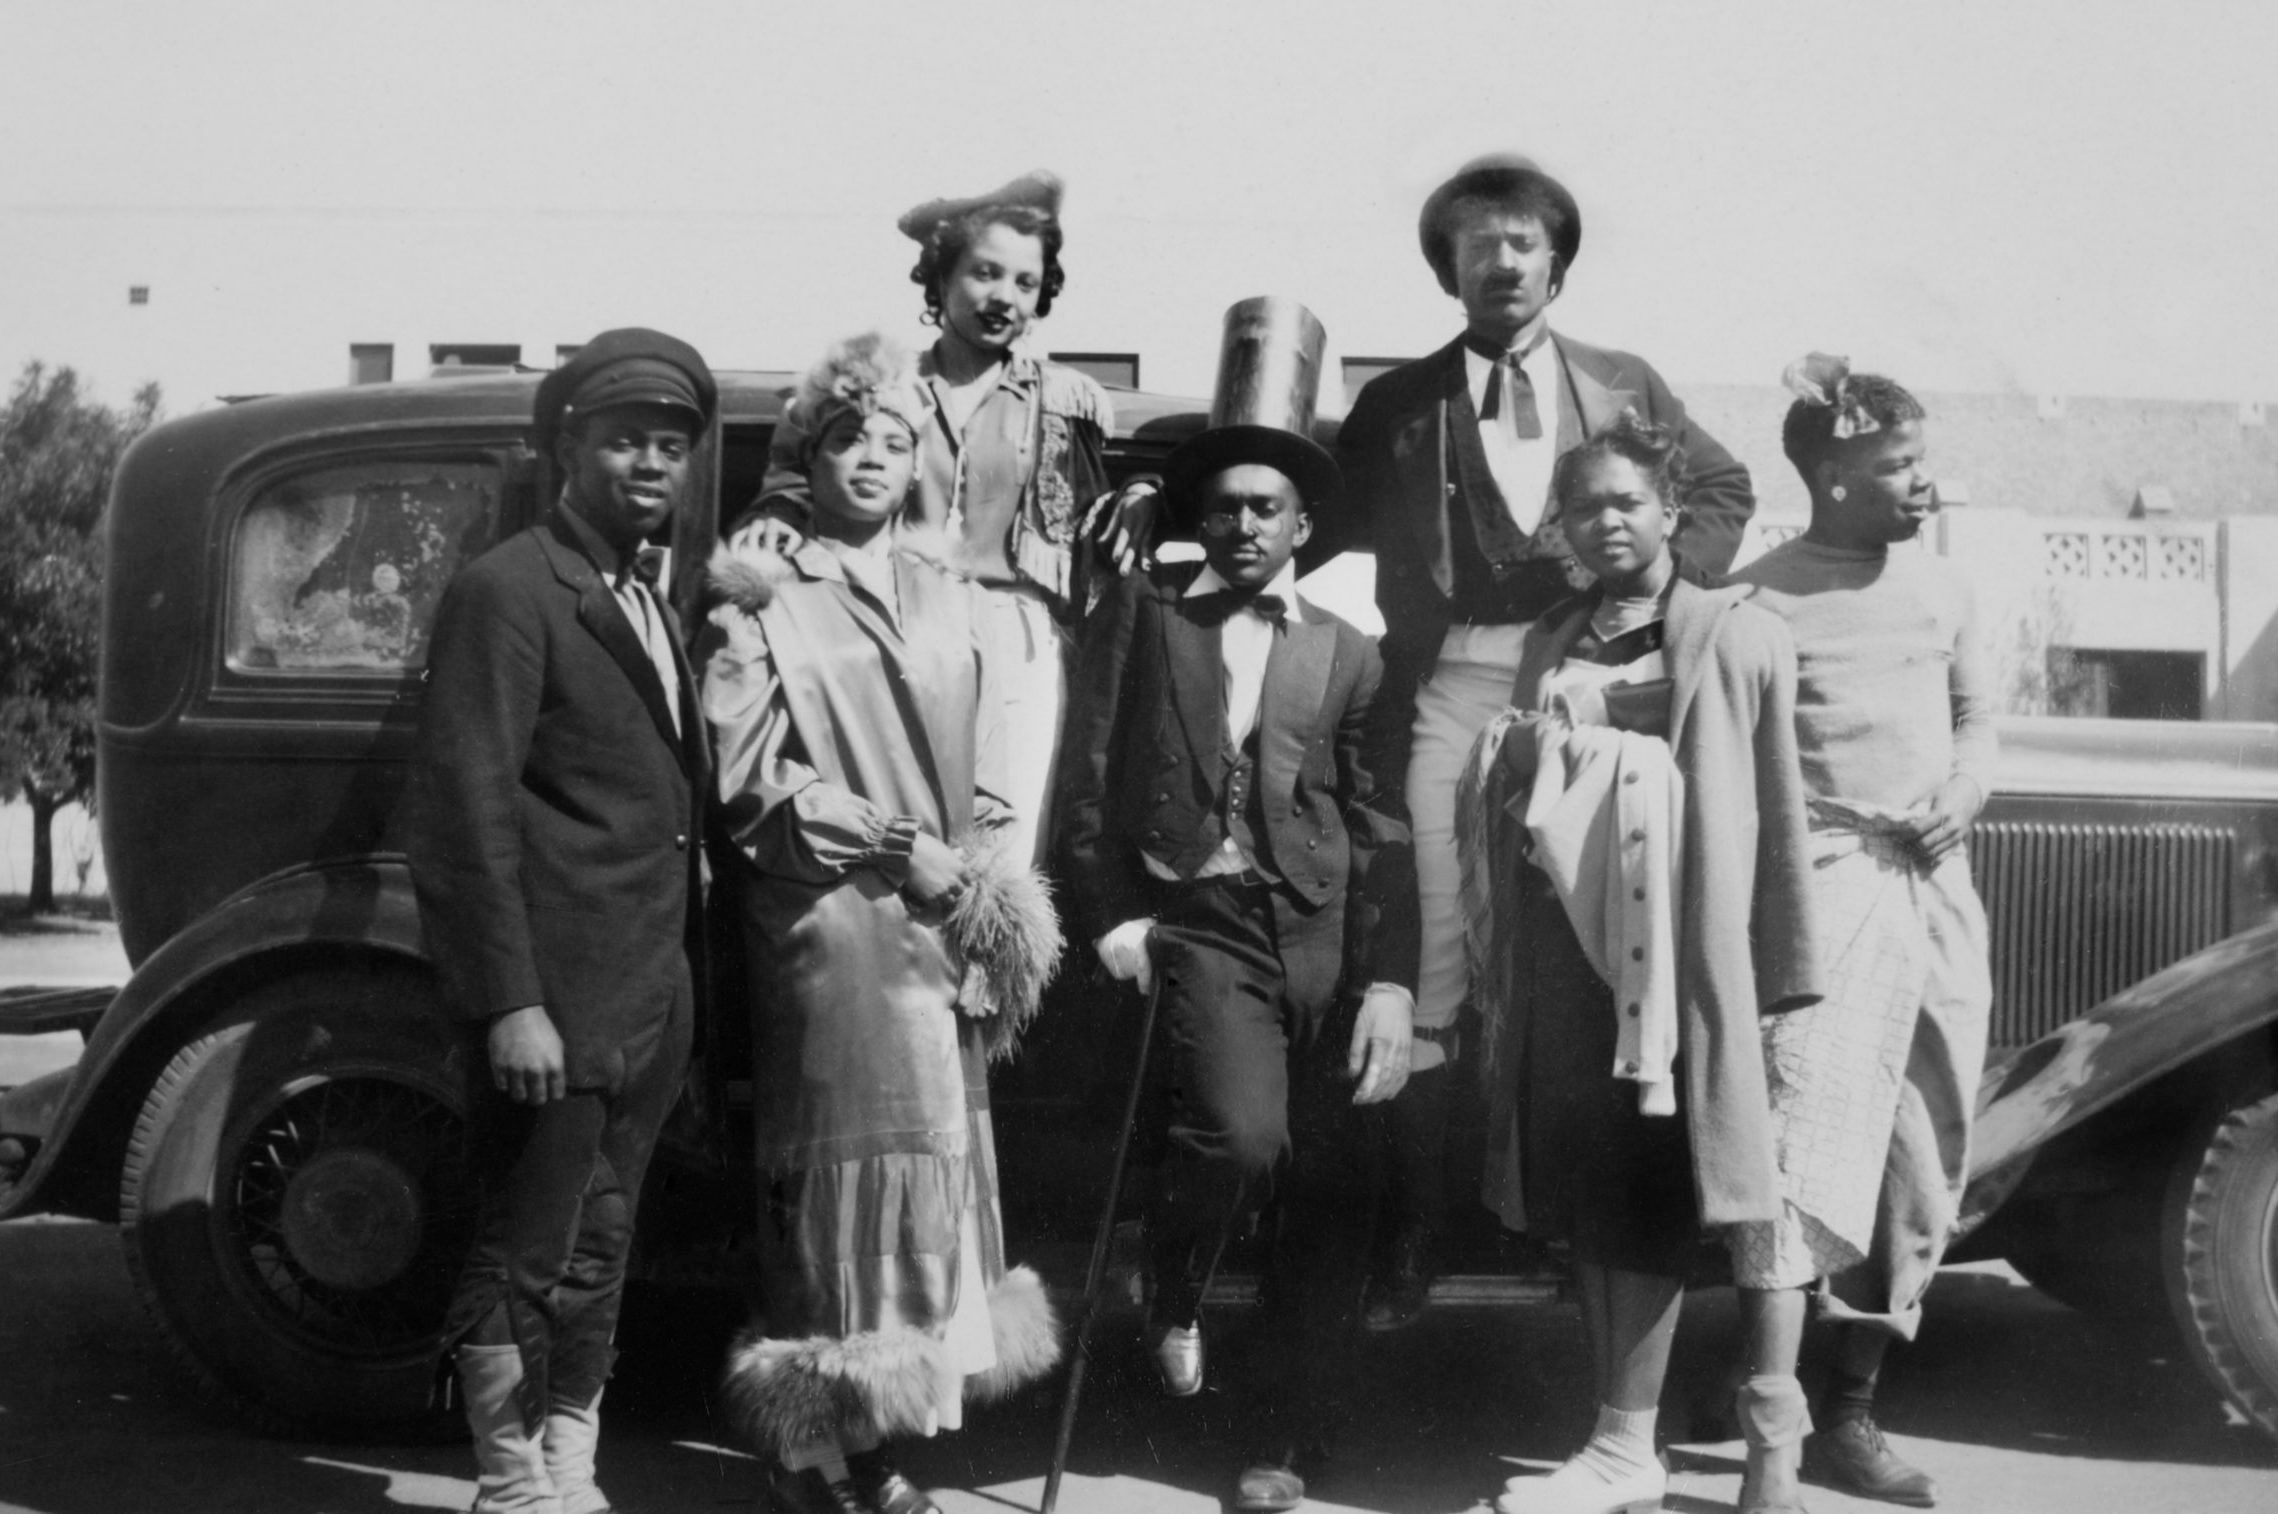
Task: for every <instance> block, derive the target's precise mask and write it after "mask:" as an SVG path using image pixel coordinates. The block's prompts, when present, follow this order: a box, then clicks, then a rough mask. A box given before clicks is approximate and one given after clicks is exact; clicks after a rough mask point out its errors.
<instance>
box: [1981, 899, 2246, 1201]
mask: <svg viewBox="0 0 2278 1514" xmlns="http://www.w3.org/2000/svg"><path fill="white" fill-rule="evenodd" d="M2273 1020H2278V920H2273V921H2270V922H2267V923H2265V924H2262V925H2258V926H2256V927H2254V928H2253V929H2251V930H2244V931H2241V932H2239V933H2238V934H2237V935H2235V936H2229V937H2226V938H2224V939H2223V940H2221V941H2218V942H2216V943H2215V944H2214V945H2213V946H2210V947H2207V948H2206V949H2205V950H2203V951H2199V952H2196V953H2194V954H2193V955H2191V956H2188V957H2185V958H2184V959H2183V960H2182V961H2180V962H2177V963H2176V964H2174V965H2173V966H2172V967H2168V968H2166V969H2164V970H2162V971H2160V972H2157V973H2154V974H2153V975H2152V976H2151V977H2148V978H2146V979H2144V980H2143V981H2142V982H2141V983H2138V984H2136V985H2135V986H2134V987H2132V988H2128V989H2125V990H2123V991H2122V992H2120V993H2117V994H2114V995H2113V996H2112V997H2111V998H2109V999H2107V1000H2105V1001H2104V1002H2103V1003H2102V1004H2100V1005H2098V1006H2097V1007H2096V1008H2094V1009H2092V1010H2090V1011H2089V1012H2088V1013H2087V1014H2085V1015H2083V1016H2081V1017H2080V1018H2079V1019H2077V1020H2074V1021H2073V1022H2071V1023H2070V1024H2068V1025H2066V1026H2064V1027H2063V1028H2062V1029H2060V1030H2057V1031H2053V1032H2051V1033H2050V1034H2049V1035H2046V1036H2043V1037H2042V1038H2041V1039H2040V1040H2038V1041H2035V1042H2034V1043H2033V1044H2032V1045H2030V1046H2028V1047H2026V1048H2025V1049H2024V1050H2022V1051H2020V1052H2018V1053H2017V1054H2016V1055H2015V1056H2013V1057H2011V1058H2010V1059H2009V1060H2008V1061H2006V1062H2004V1063H2002V1064H2001V1065H2000V1066H1998V1067H1996V1068H1993V1069H1990V1070H1989V1071H1988V1073H1987V1076H1986V1080H1985V1085H1984V1087H1983V1088H1982V1089H1981V1090H1980V1091H1979V1094H1978V1101H1977V1125H1976V1129H1975V1131H1974V1133H1973V1134H1972V1136H1971V1141H1970V1178H1971V1181H1972V1183H1973V1184H1975V1183H1977V1182H1979V1181H1981V1180H1983V1179H1986V1178H1987V1177H1989V1176H1990V1175H1992V1174H1995V1173H1997V1172H2000V1171H2001V1170H2002V1169H2003V1168H2007V1167H2011V1165H2012V1164H2015V1163H2018V1162H2020V1161H2021V1159H2026V1158H2029V1157H2030V1156H2031V1154H2032V1153H2033V1152H2035V1151H2037V1150H2039V1149H2040V1148H2041V1147H2043V1146H2045V1145H2047V1144H2048V1142H2049V1141H2051V1140H2053V1139H2054V1138H2055V1137H2057V1136H2060V1135H2062V1134H2064V1132H2066V1131H2068V1130H2071V1129H2073V1128H2074V1127H2075V1126H2078V1125H2080V1124H2081V1123H2082V1122H2084V1121H2086V1120H2088V1119H2089V1118H2091V1117H2092V1116H2094V1115H2096V1114H2098V1113H2100V1112H2101V1111H2103V1110H2105V1109H2107V1108H2109V1107H2110V1106H2111V1105H2113V1104H2115V1103H2117V1102H2118V1101H2119V1100H2121V1099H2122V1098H2125V1097H2126V1096H2127V1095H2128V1094H2130V1093H2132V1092H2133V1091H2135V1090H2136V1089H2138V1088H2141V1087H2143V1086H2144V1085H2145V1084H2147V1083H2149V1082H2151V1081H2152V1080H2153V1079H2155V1078H2158V1077H2160V1076H2162V1075H2163V1074H2165V1073H2169V1072H2172V1071H2174V1070H2175V1069H2176V1068H2178V1067H2181V1066H2183V1065H2184V1064H2185V1063H2187V1062H2191V1061H2193V1060H2195V1059H2197V1058H2199V1057H2202V1056H2205V1055H2207V1054H2208V1053H2209V1052H2211V1051H2214V1050H2215V1049H2216V1048H2218V1047H2220V1046H2224V1045H2226V1044H2228V1043H2230V1042H2232V1041H2234V1040H2236V1039H2237V1038H2238V1037H2240V1036H2242V1035H2245V1034H2246V1033H2248V1032H2249V1031H2252V1030H2254V1029H2255V1028H2256V1027H2258V1026H2261V1025H2267V1024H2269V1023H2270V1022H2271V1021H2273Z"/></svg>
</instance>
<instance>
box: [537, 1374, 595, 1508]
mask: <svg viewBox="0 0 2278 1514" xmlns="http://www.w3.org/2000/svg"><path fill="white" fill-rule="evenodd" d="M600 1445H601V1395H600V1394H598V1393H596V1394H594V1395H593V1402H592V1403H590V1404H587V1405H586V1406H585V1407H584V1408H582V1409H570V1408H564V1407H562V1406H560V1405H558V1404H557V1405H556V1406H555V1407H554V1408H553V1409H552V1410H551V1411H549V1412H548V1413H547V1415H546V1472H547V1474H548V1475H549V1476H551V1477H552V1478H553V1480H554V1494H555V1496H556V1497H558V1498H560V1499H561V1501H562V1514H609V1495H608V1494H606V1493H604V1492H602V1491H601V1489H600V1488H599V1486H597V1485H596V1484H595V1483H594V1481H593V1456H594V1452H595V1451H596V1450H598V1449H599V1448H600Z"/></svg>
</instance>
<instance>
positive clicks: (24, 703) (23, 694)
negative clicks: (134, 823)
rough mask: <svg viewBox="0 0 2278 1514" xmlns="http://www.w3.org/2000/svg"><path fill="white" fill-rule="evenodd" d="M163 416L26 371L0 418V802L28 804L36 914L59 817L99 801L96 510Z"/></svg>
mask: <svg viewBox="0 0 2278 1514" xmlns="http://www.w3.org/2000/svg"><path fill="white" fill-rule="evenodd" d="M158 406H159V398H158V386H157V385H156V384H146V385H144V386H143V387H142V388H141V389H140V390H138V391H137V392H136V394H135V397H134V403H133V404H132V405H131V406H129V407H128V408H127V409H125V410H114V409H111V408H110V407H108V406H105V405H101V404H98V403H96V402H95V401H94V400H92V399H90V398H88V397H87V396H86V395H85V394H84V393H83V392H82V391H81V388H80V384H79V375H78V374H76V373H74V372H73V371H72V370H71V369H69V368H56V369H53V370H50V369H49V368H48V367H47V366H46V365H44V364H42V363H38V362H32V363H27V364H25V365H24V370H23V372H22V374H21V375H20V376H19V377H18V378H17V381H16V387H15V389H14V391H13V392H12V393H10V395H9V396H8V405H7V409H6V411H5V412H0V798H14V797H15V796H16V795H17V794H18V793H21V794H22V795H23V796H24V800H25V803H26V804H28V805H29V806H30V807H31V812H32V837H33V839H32V877H31V888H30V891H29V893H30V897H29V901H28V902H29V905H30V908H31V910H32V912H33V913H35V914H37V913H41V912H44V911H47V910H52V909H53V908H54V907H55V853H54V846H53V842H52V839H51V832H52V830H53V827H54V822H55V815H56V812H57V811H58V810H60V809H62V808H63V806H65V805H66V804H69V803H71V802H72V801H73V800H75V799H77V800H87V801H92V799H93V797H94V793H95V665H96V645H97V638H98V636H99V634H100V628H101V622H102V608H103V540H102V528H103V511H104V506H105V504H106V502H107V501H108V499H109V497H110V492H111V474H112V472H113V470H114V469H116V468H117V466H118V461H119V457H120V454H122V453H123V452H125V451H126V447H127V443H129V442H131V441H133V440H134V439H135V437H137V436H139V435H141V434H142V432H143V431H145V430H147V429H148V428H149V426H150V424H151V423H152V422H153V421H154V420H156V419H157V418H158Z"/></svg>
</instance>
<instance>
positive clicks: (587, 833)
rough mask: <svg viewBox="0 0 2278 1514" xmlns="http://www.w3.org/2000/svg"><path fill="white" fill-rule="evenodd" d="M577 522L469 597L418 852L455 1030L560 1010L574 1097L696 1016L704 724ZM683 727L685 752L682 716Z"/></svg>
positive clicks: (435, 711) (418, 811) (455, 599)
mask: <svg viewBox="0 0 2278 1514" xmlns="http://www.w3.org/2000/svg"><path fill="white" fill-rule="evenodd" d="M660 608H661V609H663V612H664V617H665V625H666V628H667V630H668V632H670V639H671V641H672V644H673V648H674V652H673V657H674V663H675V672H676V673H677V674H678V675H679V676H678V677H677V679H676V680H675V683H676V685H677V686H676V687H674V688H671V689H667V688H665V687H664V685H663V683H662V682H661V681H660V680H659V679H658V677H657V672H656V667H655V665H654V664H653V663H651V662H650V661H649V657H648V653H647V652H646V650H644V649H643V647H642V645H641V640H640V637H639V635H638V634H637V633H635V631H634V630H633V627H632V625H631V623H630V622H628V621H627V620H626V618H625V614H624V612H623V611H622V610H621V609H619V608H618V606H617V602H616V600H615V598H614V597H612V596H611V594H610V592H609V586H608V585H607V584H606V583H604V582H603V580H602V577H601V573H600V570H599V569H597V568H596V567H595V566H594V565H593V562H592V560H591V559H590V558H588V557H587V556H586V555H585V552H584V551H583V550H582V549H581V548H580V547H579V546H578V545H577V538H576V536H575V535H574V534H573V532H572V530H571V528H570V526H569V525H568V523H567V522H565V521H564V520H563V519H562V516H561V514H560V512H559V511H556V512H555V513H554V514H552V515H550V516H549V517H547V519H545V520H544V521H541V522H540V523H539V524H537V525H535V526H532V527H531V528H530V529H528V530H526V531H523V532H521V533H519V534H518V535H515V536H512V537H509V538H508V539H507V540H505V541H503V542H501V543H500V544H499V545H498V546H497V547H495V548H493V549H492V550H491V551H489V552H486V553H484V554H483V555H482V556H481V557H480V558H478V559H476V560H475V561H474V562H473V563H472V564H470V565H469V566H468V567H467V568H466V569H465V570H464V571H462V572H461V573H460V574H459V576H458V577H457V578H455V579H453V580H452V582H451V586H450V588H449V589H447V590H446V591H445V592H444V595H443V603H442V607H441V609H440V610H439V611H438V613H437V616H436V621H435V635H434V641H433V643H432V650H431V652H430V655H429V657H428V665H427V692H426V701H425V705H424V708H423V709H422V711H421V718H420V727H419V742H418V751H417V756H416V758H415V760H414V761H413V763H412V777H411V789H410V795H409V806H410V808H409V823H408V825H407V827H406V833H405V847H406V850H407V851H408V852H409V853H410V856H411V876H412V883H413V886H414V887H415V888H416V889H417V891H418V894H419V902H420V915H421V918H422V919H423V920H424V921H425V923H426V928H427V936H428V941H429V943H430V945H431V947H432V948H433V950H434V952H435V956H436V959H437V961H438V962H439V964H440V965H441V967H442V970H443V975H444V979H445V981H446V983H447V984H448V985H449V987H450V990H451V1003H452V1005H453V1007H454V1008H455V1009H457V1010H458V1011H459V1012H460V1013H462V1014H464V1015H465V1016H467V1017H468V1018H469V1019H471V1020H478V1021H479V1020H484V1019H488V1018H489V1017H491V1016H493V1015H497V1014H500V1013H503V1012H504V1011H506V1010H510V1009H520V1008H522V1007H523V1006H525V1005H531V1004H543V1005H544V1006H545V1007H546V1013H547V1015H548V1017H549V1018H551V1019H552V1020H553V1022H554V1025H555V1027H556V1029H557V1030H559V1031H560V1033H561V1037H562V1042H563V1048H564V1052H565V1057H566V1061H567V1069H568V1074H569V1083H570V1086H571V1087H573V1088H611V1089H614V1088H615V1087H616V1086H617V1085H618V1083H619V1082H620V1081H621V1080H622V1077H623V1072H624V1054H623V1050H622V1048H623V1047H625V1046H626V1045H628V1044H632V1043H637V1042H638V1041H640V1040H641V1039H642V1038H643V1037H644V1036H649V1035H653V1034H654V1031H655V1027H656V1026H657V1025H659V1024H660V1023H662V1022H663V1020H664V1019H665V1018H666V1017H668V1016H669V1015H671V1014H672V1013H674V1011H675V1007H676V1006H678V1007H679V1012H681V1013H687V1012H688V1006H689V1005H690V1003H691V1002H692V994H693V979H692V971H693V969H692V964H695V963H699V962H701V960H702V949H701V946H702V943H701V936H700V922H701V913H702V912H701V911H700V910H699V909H698V908H697V907H696V901H697V892H698V874H697V847H696V844H695V838H696V837H697V835H698V813H699V811H698V806H699V804H700V802H701V796H702V794H703V791H704V779H705V773H706V770H707V757H706V750H707V749H706V744H705V738H704V722H703V720H702V719H701V718H699V716H698V714H697V710H696V692H695V685H694V684H693V683H692V682H691V680H690V675H689V670H688V665H687V663H686V661H685V660H684V659H682V657H681V655H680V652H679V646H680V636H679V628H678V626H677V624H676V623H675V622H674V620H673V618H672V612H671V610H670V609H669V608H666V607H663V606H661V605H660ZM674 703H677V704H678V706H679V717H680V722H679V731H678V733H677V734H676V733H675V731H674V728H673V708H672V705H673V704H674Z"/></svg>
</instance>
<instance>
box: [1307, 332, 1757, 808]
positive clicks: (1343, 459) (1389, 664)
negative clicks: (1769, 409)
mask: <svg viewBox="0 0 2278 1514" xmlns="http://www.w3.org/2000/svg"><path fill="white" fill-rule="evenodd" d="M1551 341H1552V343H1553V344H1554V345H1555V346H1556V348H1557V351H1558V355H1559V358H1560V360H1561V363H1562V365H1563V368H1564V371H1565V378H1566V390H1565V393H1566V397H1567V398H1568V399H1569V400H1570V401H1571V403H1569V404H1566V405H1565V406H1564V407H1563V408H1562V411H1561V417H1562V423H1561V426H1560V429H1559V437H1558V447H1559V450H1560V451H1561V452H1565V451H1567V450H1569V449H1571V448H1572V447H1574V446H1575V445H1576V444H1577V443H1578V442H1580V441H1581V440H1582V439H1583V438H1584V437H1586V436H1594V435H1596V434H1597V433H1598V432H1600V431H1602V430H1604V429H1605V428H1606V427H1607V426H1608V425H1610V424H1611V423H1612V422H1613V420H1614V419H1615V418H1616V417H1617V416H1619V415H1620V414H1621V413H1622V412H1623V411H1625V410H1635V411H1636V412H1637V413H1638V415H1639V417H1640V418H1641V419H1644V420H1648V421H1652V422H1654V423H1656V424H1658V425H1663V426H1669V427H1672V428H1673V429H1675V430H1676V432H1677V434H1678V436H1679V438H1680V440H1681V442H1682V444H1683V446H1684V449H1685V458H1686V467H1687V470H1688V471H1689V473H1690V474H1691V476H1692V492H1691V494H1690V495H1689V496H1688V499H1687V505H1686V519H1685V523H1684V525H1683V526H1682V527H1680V528H1679V530H1678V532H1677V537H1676V542H1675V549H1676V552H1677V554H1678V558H1679V570H1680V571H1681V572H1682V573H1683V574H1684V575H1685V576H1686V577H1687V578H1688V579H1691V580H1692V581H1694V582H1696V583H1700V582H1710V581H1713V580H1714V578H1715V577H1716V576H1717V575H1720V574H1722V573H1723V572H1724V571H1725V569H1727V568H1729V567H1731V566H1732V556H1733V553H1735V552H1736V551H1738V550H1739V547H1740V532H1741V529H1742V528H1743V527H1745V526H1746V525H1747V524H1748V517H1749V516H1750V515H1752V514H1753V513H1754V512H1755V509H1756V496H1755V492H1754V490H1753V489H1752V488H1751V487H1750V485H1749V482H1748V469H1747V468H1746V467H1745V466H1743V465H1742V464H1741V463H1740V462H1738V461H1737V460H1736V459H1735V458H1734V457H1733V456H1732V454H1731V453H1729V452H1727V451H1725V450H1724V448H1723V447H1722V446H1721V445H1719V444H1718V442H1717V440H1716V438H1714V437H1712V436H1710V435H1709V434H1708V433H1707V432H1706V431H1703V430H1702V429H1701V428H1700V427H1698V426H1696V425H1694V424H1693V423H1692V422H1691V421H1690V420H1688V419H1687V418H1686V416H1685V407H1684V405H1683V404H1682V403H1680V402H1679V401H1678V399H1677V397H1676V396H1675V395H1674V394H1671V393H1670V392H1669V386H1668V385H1667V384H1665V383H1663V382H1662V381H1661V375H1660V374H1658V373H1655V372H1654V371H1653V368H1652V366H1651V365H1650V364H1648V363H1647V362H1646V361H1645V360H1644V359H1643V358H1640V357H1633V356H1631V355H1630V354H1629V353H1626V352H1609V351H1606V350H1605V349H1603V348H1598V347H1591V346H1588V345H1586V344H1584V343H1582V342H1577V341H1575V340H1574V339H1573V338H1571V337H1567V336H1563V335H1560V334H1558V333H1556V332H1553V333H1552V334H1551ZM1467 383H1468V380H1467V379H1466V377H1465V374H1464V363H1463V342H1462V340H1461V339H1460V338H1459V339H1457V340H1456V341H1453V342H1450V343H1449V344H1448V345H1447V346H1445V347H1442V348H1441V349H1440V350H1439V351H1437V352H1435V353H1433V354H1432V355H1431V356H1429V357H1425V358H1419V359H1417V360H1416V361H1415V362H1413V363H1403V364H1402V365H1401V366H1399V367H1398V368H1395V369H1393V370H1392V371H1391V372H1389V373H1384V374H1380V375H1378V376H1377V377H1376V378H1375V379H1372V380H1371V381H1370V382H1369V384H1368V387H1366V388H1365V389H1363V390H1361V392H1360V397H1359V398H1358V399H1356V400H1355V401H1354V402H1353V408H1352V413H1351V414H1349V415H1347V416H1346V417H1345V422H1344V426H1343V428H1342V429H1341V430H1340V431H1339V433H1338V454H1339V462H1340V465H1341V466H1342V468H1343V470H1344V476H1345V497H1346V499H1347V500H1348V501H1349V502H1350V504H1351V506H1352V508H1353V509H1355V510H1357V511H1360V512H1364V513H1365V515H1366V517H1367V520H1366V526H1367V530H1368V533H1369V535H1370V537H1371V538H1372V540H1373V542H1374V545H1375V547H1376V604H1377V608H1378V609H1380V610H1381V611H1383V613H1384V642H1383V652H1384V667H1385V681H1386V686H1387V698H1388V699H1389V700H1390V701H1391V703H1392V704H1393V705H1395V706H1398V707H1402V708H1405V709H1406V710H1408V711H1409V712H1410V713H1411V715H1412V714H1413V711H1414V708H1415V700H1416V684H1417V682H1418V680H1420V679H1421V678H1422V677H1423V675H1424V674H1426V673H1428V672H1430V671H1431V667H1432V664H1433V663H1434V662H1435V661H1436V660H1437V659H1438V657H1439V651H1440V641H1441V639H1442V638H1443V637H1445V636H1446V635H1447V629H1448V625H1449V623H1450V621H1451V618H1452V606H1451V602H1450V599H1449V595H1450V594H1451V593H1452V591H1453V588H1454V570H1453V566H1452V560H1451V558H1450V556H1449V547H1448V515H1447V512H1448V507H1449V504H1450V502H1451V499H1452V496H1453V493H1454V490H1455V483H1454V481H1453V478H1452V474H1451V469H1450V465H1449V454H1448V446H1447V427H1448V419H1449V412H1450V410H1451V408H1455V409H1463V408H1464V407H1465V406H1466V405H1467V404H1468V402H1467V401H1462V399H1461V397H1462V396H1463V395H1464V393H1465V386H1466V384H1467ZM1405 756H1406V747H1405V744H1403V746H1402V748H1401V752H1400V757H1401V760H1402V763H1403V766H1402V768H1401V769H1400V770H1398V771H1399V772H1401V773H1404V772H1405ZM1395 776H1398V774H1397V773H1396V775H1395Z"/></svg>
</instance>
